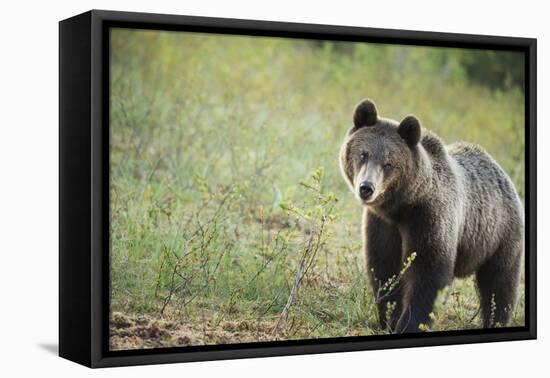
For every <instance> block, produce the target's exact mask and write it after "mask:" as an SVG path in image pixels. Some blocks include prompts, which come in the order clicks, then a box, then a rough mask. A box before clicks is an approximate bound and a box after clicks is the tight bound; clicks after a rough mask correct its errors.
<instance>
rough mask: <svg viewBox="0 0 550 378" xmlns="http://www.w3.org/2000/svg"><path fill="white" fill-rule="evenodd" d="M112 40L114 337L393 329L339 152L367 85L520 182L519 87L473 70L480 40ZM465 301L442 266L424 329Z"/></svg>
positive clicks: (474, 322)
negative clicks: (441, 282)
mask: <svg viewBox="0 0 550 378" xmlns="http://www.w3.org/2000/svg"><path fill="white" fill-rule="evenodd" d="M111 47H112V49H111V79H110V80H111V97H110V101H111V106H110V127H111V135H110V148H111V168H110V175H111V182H110V200H111V203H110V206H111V220H110V228H111V261H110V263H111V340H110V342H111V348H112V349H133V348H152V347H161V346H183V345H202V344H220V343H224V344H225V343H235V342H254V341H266V340H281V339H285V340H286V339H304V338H320V337H338V336H347V335H372V334H381V333H386V332H388V330H383V329H380V328H379V327H378V322H377V315H376V311H375V302H376V298H375V296H374V295H373V293H372V290H371V289H370V287H369V286H368V285H367V282H366V277H365V270H366V269H367V267H365V259H364V256H363V254H362V250H361V236H360V222H361V212H362V210H361V206H360V205H359V204H358V203H357V201H356V199H355V198H354V197H353V195H352V193H351V192H350V191H349V189H348V187H347V186H346V184H345V182H344V180H343V179H342V177H341V175H340V172H339V168H338V151H339V148H340V143H341V142H342V140H343V137H344V135H345V132H346V130H347V129H348V128H349V127H350V126H351V117H352V112H353V108H354V106H355V104H356V103H357V102H358V101H359V100H361V99H362V98H364V97H370V98H373V99H374V100H375V101H376V103H377V105H378V109H379V111H380V113H381V115H382V116H385V117H389V118H394V119H401V118H403V117H404V116H405V115H407V114H409V113H414V114H415V115H417V116H418V117H419V118H420V120H421V121H422V122H423V125H424V127H426V128H428V129H430V130H432V131H434V132H435V133H437V134H438V135H439V136H440V137H442V138H443V140H444V141H445V142H447V143H452V142H455V141H460V140H463V141H468V142H473V143H478V144H480V145H482V146H483V147H484V148H485V149H486V150H487V151H488V152H489V153H490V154H491V155H492V156H493V157H494V158H495V159H496V160H497V161H498V162H499V164H501V166H502V167H503V168H504V169H505V171H506V172H507V173H508V174H509V175H510V177H511V178H512V179H513V181H514V183H515V184H516V187H517V189H518V192H519V193H520V196H521V197H522V198H523V193H524V155H523V153H524V149H525V146H524V134H523V125H524V97H523V92H522V90H521V88H520V87H519V86H517V85H513V83H510V82H506V83H504V84H502V85H486V83H482V82H479V81H475V80H473V79H472V77H473V75H471V72H469V71H468V67H469V66H468V61H471V60H472V59H475V58H476V54H481V53H480V52H472V51H462V50H458V49H454V50H453V49H443V48H423V47H404V46H388V45H376V44H353V43H330V42H325V43H322V42H315V41H306V40H303V41H301V40H286V39H277V38H259V37H244V36H216V35H206V34H189V33H171V32H151V31H130V30H123V29H117V30H114V31H112V34H111ZM494 54H497V56H496V57H497V58H499V56H498V53H494ZM502 54H503V53H502ZM499 61H501V60H499ZM495 69H496V66H495ZM484 77H485V76H484ZM413 263H414V262H413ZM523 290H524V289H523V284H522V286H521V288H520V300H519V304H518V307H517V309H516V312H515V315H514V319H513V325H522V324H523V323H524V296H523ZM478 306H479V304H478V299H477V294H476V290H475V285H474V283H473V280H472V279H466V280H455V282H454V283H453V285H452V286H451V287H449V288H447V289H446V290H444V291H443V292H442V293H441V294H440V296H439V299H438V301H437V306H436V309H435V311H434V322H433V325H432V326H431V328H430V329H428V331H429V330H451V329H469V328H476V327H480V316H479V314H478Z"/></svg>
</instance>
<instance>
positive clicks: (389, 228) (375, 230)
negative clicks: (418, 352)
mask: <svg viewBox="0 0 550 378" xmlns="http://www.w3.org/2000/svg"><path fill="white" fill-rule="evenodd" d="M364 217H365V218H364V223H363V224H364V226H365V230H364V232H365V253H366V258H367V274H368V278H369V281H370V285H371V287H372V289H373V293H374V297H375V301H376V306H377V309H378V320H379V322H380V327H381V328H382V329H384V330H385V329H388V330H390V331H393V330H394V329H395V326H396V324H397V321H398V320H399V316H400V315H401V302H402V295H401V287H400V285H391V286H389V285H388V280H390V279H391V278H392V277H394V276H397V275H398V274H399V271H400V270H401V268H402V259H401V236H400V235H399V231H398V230H397V228H396V227H395V226H393V225H390V224H389V223H387V222H385V221H384V220H382V219H381V218H380V217H378V216H377V215H376V214H374V213H370V212H368V211H365V213H364ZM392 306H393V310H392Z"/></svg>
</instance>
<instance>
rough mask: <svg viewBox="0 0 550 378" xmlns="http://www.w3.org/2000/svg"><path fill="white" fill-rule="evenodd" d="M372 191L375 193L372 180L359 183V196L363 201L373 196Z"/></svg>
mask: <svg viewBox="0 0 550 378" xmlns="http://www.w3.org/2000/svg"><path fill="white" fill-rule="evenodd" d="M372 193H374V185H372V183H371V182H369V181H363V182H362V183H361V184H359V197H361V199H362V200H363V201H367V200H368V199H369V198H370V197H371V196H372Z"/></svg>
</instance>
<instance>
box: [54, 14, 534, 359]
mask: <svg viewBox="0 0 550 378" xmlns="http://www.w3.org/2000/svg"><path fill="white" fill-rule="evenodd" d="M115 26H116V27H126V28H140V29H155V30H174V31H194V32H204V33H221V34H240V35H255V36H277V37H288V38H306V39H319V40H338V41H357V42H361V41H363V42H376V43H389V44H404V45H422V46H446V47H465V48H472V49H496V50H511V51H519V52H523V53H524V54H525V68H526V77H525V120H526V123H525V135H526V151H525V174H526V180H525V183H526V184H525V185H526V188H525V193H526V198H525V221H526V237H525V246H526V248H525V251H526V255H525V290H526V293H525V311H526V316H525V323H526V324H525V327H513V328H497V329H479V330H464V331H445V332H433V333H420V334H414V335H379V336H365V337H363V336H361V337H341V338H331V339H316V340H298V341H276V342H261V343H249V344H234V345H210V346H190V347H177V348H162V349H143V350H127V351H110V350H109V348H108V336H109V334H108V316H109V250H108V246H109V199H108V195H109V187H108V182H109V180H108V175H109V148H108V146H109V140H108V139H109V132H108V130H109V129H108V127H109V116H108V114H109V102H108V97H109V96H108V93H109V92H108V91H109V87H108V86H109V77H108V72H109V69H108V63H109V60H108V57H109V51H108V49H109V39H108V38H109V28H111V27H115ZM536 46H537V42H536V39H530V38H515V37H497V36H485V35H468V34H449V33H435V32H419V31H406V30H386V29H374V28H359V27H343V26H329V25H312V24H297V23H283V22H268V21H251V20H237V19H224V18H206V17H190V16H175V15H163V14H145V13H128V12H114V11H103V10H92V11H89V12H86V13H83V14H81V15H78V16H75V17H72V18H69V19H66V20H63V21H61V22H60V23H59V93H60V94H59V187H60V190H59V219H60V223H59V355H60V356H61V357H64V358H67V359H69V360H72V361H75V362H77V363H80V364H83V365H86V366H88V367H94V368H95V367H109V366H120V365H140V364H157V363H169V362H186V361H201V360H219V359H233V358H249V357H266V356H280V355H296V354H309V353H328V352H343V351H356V350H370V349H386V348H406V347H417V346H433V345H448V344H459V343H460V344H465V343H479V342H495V341H509V340H526V339H535V338H536V334H537V332H536V329H537V324H536V322H537V317H536V85H537V82H536V62H537V53H536Z"/></svg>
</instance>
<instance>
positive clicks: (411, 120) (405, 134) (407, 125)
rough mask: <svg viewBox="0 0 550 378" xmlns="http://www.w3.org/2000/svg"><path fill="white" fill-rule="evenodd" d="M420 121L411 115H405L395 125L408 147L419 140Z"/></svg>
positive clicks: (414, 144)
mask: <svg viewBox="0 0 550 378" xmlns="http://www.w3.org/2000/svg"><path fill="white" fill-rule="evenodd" d="M420 129H421V127H420V121H419V120H418V118H416V117H415V116H413V115H408V116H406V117H405V118H404V119H403V121H401V123H400V124H399V126H398V127H397V132H398V133H399V135H400V136H401V138H403V139H404V140H405V142H407V144H408V146H409V147H411V148H412V147H414V146H416V145H417V143H418V141H419V140H420Z"/></svg>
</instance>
